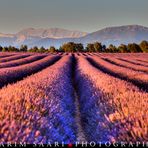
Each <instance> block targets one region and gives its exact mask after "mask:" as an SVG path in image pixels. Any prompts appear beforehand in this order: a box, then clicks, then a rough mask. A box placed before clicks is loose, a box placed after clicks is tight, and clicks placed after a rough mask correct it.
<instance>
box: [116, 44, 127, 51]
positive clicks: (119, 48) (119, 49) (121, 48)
mask: <svg viewBox="0 0 148 148" xmlns="http://www.w3.org/2000/svg"><path fill="white" fill-rule="evenodd" d="M118 51H119V52H121V53H127V52H128V49H127V46H126V45H125V44H121V45H120V46H119V47H118Z"/></svg>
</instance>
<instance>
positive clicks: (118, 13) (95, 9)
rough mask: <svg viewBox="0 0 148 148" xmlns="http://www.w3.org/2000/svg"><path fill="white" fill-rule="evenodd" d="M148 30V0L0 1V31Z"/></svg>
mask: <svg viewBox="0 0 148 148" xmlns="http://www.w3.org/2000/svg"><path fill="white" fill-rule="evenodd" d="M132 24H137V25H143V26H146V27H148V0H0V32H2V33H16V32H18V31H20V30H22V29H24V28H30V27H32V28H63V29H69V30H79V31H84V32H94V31H97V30H100V29H103V28H105V27H111V26H121V25H132Z"/></svg>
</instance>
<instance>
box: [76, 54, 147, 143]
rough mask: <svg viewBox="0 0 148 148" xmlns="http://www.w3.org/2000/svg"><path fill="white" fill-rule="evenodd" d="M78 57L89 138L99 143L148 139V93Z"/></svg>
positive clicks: (78, 77)
mask: <svg viewBox="0 0 148 148" xmlns="http://www.w3.org/2000/svg"><path fill="white" fill-rule="evenodd" d="M93 58H95V57H93ZM77 60H78V67H77V77H76V81H77V85H78V90H79V96H80V104H81V116H82V124H83V127H84V130H85V134H86V135H87V139H88V140H89V141H94V140H95V141H96V142H99V141H108V140H109V141H116V142H117V141H120V142H121V141H126V142H129V141H133V142H135V141H147V140H148V139H147V138H148V135H147V131H148V118H147V117H148V110H147V105H148V93H146V92H144V91H141V90H140V89H138V88H137V87H136V86H134V85H132V84H131V83H128V82H127V81H123V80H120V79H117V78H115V77H113V76H109V75H108V74H105V73H104V72H102V71H100V70H99V69H97V68H95V67H94V66H92V65H91V64H90V62H89V61H88V60H87V58H86V57H83V56H78V57H77ZM84 65H85V66H84ZM105 66H106V65H105ZM86 90H87V91H86Z"/></svg>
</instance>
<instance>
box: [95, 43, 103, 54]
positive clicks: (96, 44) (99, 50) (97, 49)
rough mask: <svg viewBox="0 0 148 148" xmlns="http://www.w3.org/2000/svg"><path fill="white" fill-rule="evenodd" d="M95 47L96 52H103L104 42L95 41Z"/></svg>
mask: <svg viewBox="0 0 148 148" xmlns="http://www.w3.org/2000/svg"><path fill="white" fill-rule="evenodd" d="M94 48H95V51H96V52H102V44H101V43H99V42H95V43H94Z"/></svg>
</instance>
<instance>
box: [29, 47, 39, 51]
mask: <svg viewBox="0 0 148 148" xmlns="http://www.w3.org/2000/svg"><path fill="white" fill-rule="evenodd" d="M28 51H29V52H39V49H38V47H37V46H34V47H33V48H30V49H29V50H28Z"/></svg>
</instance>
